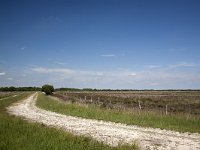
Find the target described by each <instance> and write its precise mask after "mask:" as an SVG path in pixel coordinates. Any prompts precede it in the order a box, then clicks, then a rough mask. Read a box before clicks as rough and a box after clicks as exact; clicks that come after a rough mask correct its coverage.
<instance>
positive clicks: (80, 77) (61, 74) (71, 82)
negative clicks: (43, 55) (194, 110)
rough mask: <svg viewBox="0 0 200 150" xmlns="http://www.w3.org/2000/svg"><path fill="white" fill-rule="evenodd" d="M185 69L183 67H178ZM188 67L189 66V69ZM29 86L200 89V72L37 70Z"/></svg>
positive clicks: (31, 73) (30, 78)
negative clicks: (45, 84) (33, 84)
mask: <svg viewBox="0 0 200 150" xmlns="http://www.w3.org/2000/svg"><path fill="white" fill-rule="evenodd" d="M184 65H186V64H184ZM178 66H182V65H178ZM186 66H188V65H186ZM23 80H27V82H29V83H31V82H32V81H34V82H35V83H36V84H38V83H40V84H43V83H51V84H53V85H55V87H61V86H63V87H80V88H84V87H91V88H133V89H134V88H135V89H143V88H147V89H148V88H155V87H156V88H157V89H159V88H161V89H163V88H184V87H185V88H191V87H199V88H200V86H199V85H200V75H199V73H197V72H196V71H194V72H188V71H184V70H181V71H178V70H176V71H174V70H173V69H166V67H158V68H157V69H152V70H149V69H144V70H142V71H132V70H128V69H118V70H113V71H93V70H76V69H68V68H45V67H33V68H32V69H31V72H29V74H28V76H27V79H25V78H23Z"/></svg>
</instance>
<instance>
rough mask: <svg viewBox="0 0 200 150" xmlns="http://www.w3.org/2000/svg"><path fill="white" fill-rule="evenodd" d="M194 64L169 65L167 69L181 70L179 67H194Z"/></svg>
mask: <svg viewBox="0 0 200 150" xmlns="http://www.w3.org/2000/svg"><path fill="white" fill-rule="evenodd" d="M195 66H196V65H195V64H194V63H187V62H180V63H177V64H173V65H169V66H168V68H169V69H175V68H181V67H195Z"/></svg>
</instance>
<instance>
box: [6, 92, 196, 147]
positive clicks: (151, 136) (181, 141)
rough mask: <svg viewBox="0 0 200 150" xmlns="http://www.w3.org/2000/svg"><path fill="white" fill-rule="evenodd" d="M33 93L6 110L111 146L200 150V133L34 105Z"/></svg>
mask: <svg viewBox="0 0 200 150" xmlns="http://www.w3.org/2000/svg"><path fill="white" fill-rule="evenodd" d="M36 99H37V93H35V94H33V95H31V96H30V97H29V98H27V99H25V100H24V101H21V102H20V103H16V104H13V105H12V106H10V107H8V108H7V110H8V112H9V113H10V114H13V115H16V116H21V117H23V118H25V119H27V120H31V121H35V122H39V123H43V124H45V125H47V126H53V127H56V128H61V129H63V130H65V131H68V132H71V133H73V134H76V135H84V136H88V137H92V138H94V139H96V140H97V141H100V142H103V143H105V144H108V145H111V146H117V145H118V144H124V143H130V144H133V143H136V144H137V145H139V147H140V148H141V149H152V150H154V149H158V150H173V149H174V150H200V134H197V133H193V134H191V133H179V132H173V131H166V130H160V129H153V128H143V127H138V126H132V125H126V124H119V123H113V122H105V121H97V120H92V119H83V118H79V117H72V116H66V115H61V114H58V113H54V112H50V111H46V110H43V109H40V108H37V107H36V106H35V103H36Z"/></svg>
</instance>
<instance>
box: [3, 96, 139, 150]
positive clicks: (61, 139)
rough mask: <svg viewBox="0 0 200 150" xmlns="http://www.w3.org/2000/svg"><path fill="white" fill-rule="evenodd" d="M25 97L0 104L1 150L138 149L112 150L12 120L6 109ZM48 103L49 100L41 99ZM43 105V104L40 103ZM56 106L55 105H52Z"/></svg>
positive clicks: (92, 141) (83, 138) (89, 141)
mask: <svg viewBox="0 0 200 150" xmlns="http://www.w3.org/2000/svg"><path fill="white" fill-rule="evenodd" d="M28 95H30V93H23V94H20V95H18V96H16V97H14V98H13V97H11V98H9V99H6V100H2V101H0V150H37V149H44V150H55V149H56V150H63V149H67V150H132V149H137V148H136V146H134V145H133V146H129V145H124V146H119V147H116V148H113V147H109V146H107V145H104V144H102V143H99V142H97V141H95V140H92V139H90V138H86V137H81V136H74V135H72V134H70V133H67V132H64V131H62V130H58V129H54V128H49V127H46V126H44V125H42V124H37V123H30V122H27V121H25V120H23V119H21V118H18V117H14V116H10V115H9V114H7V112H6V107H7V106H9V105H11V104H12V103H13V102H17V101H19V100H22V99H24V98H26V97H27V96H28ZM40 99H43V100H46V99H47V97H46V96H42V95H40ZM40 102H42V101H40ZM52 102H53V101H52Z"/></svg>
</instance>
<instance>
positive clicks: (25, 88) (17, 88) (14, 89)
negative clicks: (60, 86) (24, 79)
mask: <svg viewBox="0 0 200 150" xmlns="http://www.w3.org/2000/svg"><path fill="white" fill-rule="evenodd" d="M0 91H2V92H4V91H5V92H6V91H10V92H13V91H41V88H40V87H14V86H10V87H0Z"/></svg>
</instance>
